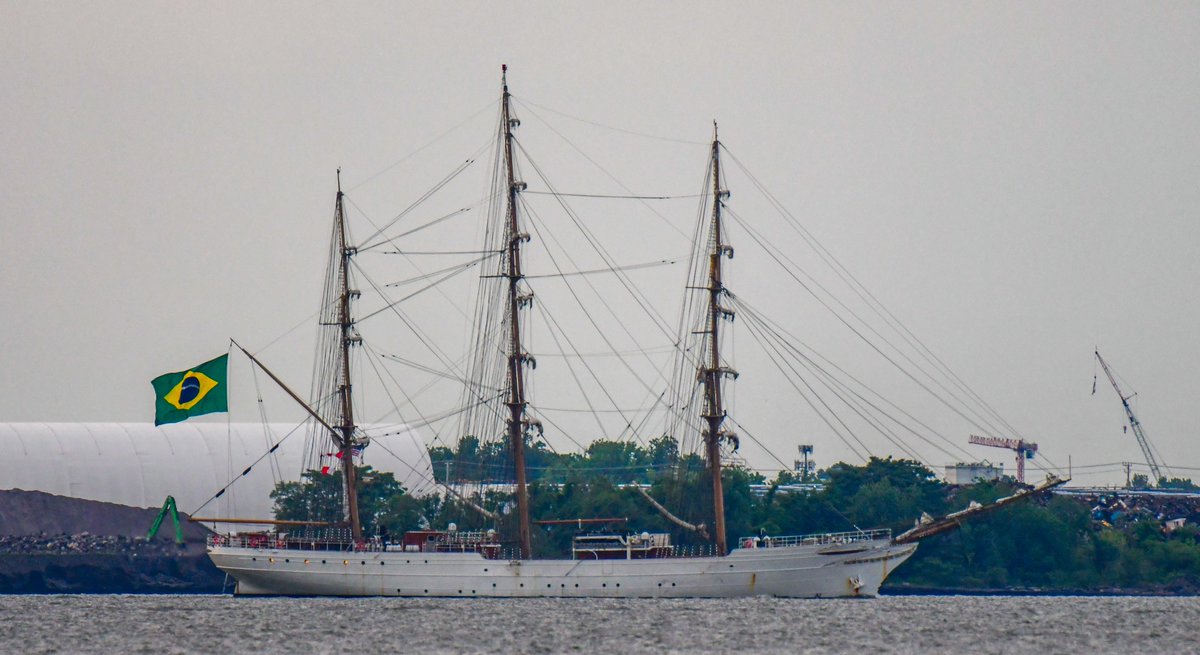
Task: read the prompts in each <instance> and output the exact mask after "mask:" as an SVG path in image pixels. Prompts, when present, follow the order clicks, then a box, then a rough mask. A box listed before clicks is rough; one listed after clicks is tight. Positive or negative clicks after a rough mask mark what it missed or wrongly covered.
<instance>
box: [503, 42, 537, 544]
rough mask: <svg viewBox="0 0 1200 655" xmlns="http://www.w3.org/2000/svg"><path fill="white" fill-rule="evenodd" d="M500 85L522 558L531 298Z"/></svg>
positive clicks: (510, 121) (512, 436) (526, 540)
mask: <svg viewBox="0 0 1200 655" xmlns="http://www.w3.org/2000/svg"><path fill="white" fill-rule="evenodd" d="M500 70H501V81H502V83H503V86H504V99H503V107H502V115H501V129H503V130H504V168H505V173H506V179H507V182H508V209H507V215H506V218H507V220H506V222H505V230H504V235H505V241H506V243H507V245H506V255H507V270H506V272H505V277H507V278H508V310H507V314H508V317H507V318H508V327H509V335H508V348H507V356H508V391H509V393H508V401H507V402H506V403H505V404H506V405H508V411H509V418H508V442H509V448H510V449H511V450H512V456H513V466H514V467H515V469H516V478H517V520H518V522H519V524H518V528H517V530H518V539H519V541H520V546H521V557H522V558H527V557H530V556H532V554H533V551H532V546H531V535H530V529H529V490H528V488H527V487H526V480H525V428H526V421H525V407H526V405H527V404H528V402H527V401H526V399H525V370H524V367H525V362H526V361H527V360H528V359H529V355H528V354H527V353H526V352H525V351H524V349H522V347H521V308H522V307H524V306H525V305H527V304H528V303H529V301H530V299H531V298H532V294H522V293H521V291H520V282H521V280H522V279H524V274H522V273H521V244H523V243H525V242H526V241H528V240H529V235H528V234H524V233H522V232H521V229H520V222H519V221H518V220H517V194H518V193H520V192H521V191H522V190H523V189H524V188H525V184H524V183H523V182H518V181H516V179H515V177H514V171H513V133H512V130H513V128H514V127H516V126H518V125H520V122H519V121H517V120H516V119H515V118H512V115H511V113H510V108H509V93H508V66H507V65H504V66H501V69H500Z"/></svg>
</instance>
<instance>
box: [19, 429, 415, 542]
mask: <svg viewBox="0 0 1200 655" xmlns="http://www.w3.org/2000/svg"><path fill="white" fill-rule="evenodd" d="M304 431H305V427H303V426H301V427H298V426H297V425H296V424H292V423H269V424H262V423H224V422H208V423H206V422H200V421H190V422H188V423H177V424H172V425H164V426H161V427H154V426H153V425H151V424H149V423H0V449H3V450H2V452H3V453H4V455H3V456H0V489H24V490H26V491H44V492H46V493H52V494H57V495H60V496H69V497H72V498H84V499H88V500H100V501H105V502H110V503H120V504H122V505H131V506H133V507H158V506H160V505H162V502H163V499H164V498H166V497H167V496H168V495H171V496H174V497H175V500H176V501H177V503H178V505H179V509H180V510H181V511H185V512H191V511H193V510H195V509H196V508H197V507H199V506H200V505H201V504H202V503H204V502H205V501H207V500H208V499H209V498H211V497H212V496H213V494H215V493H216V492H217V491H218V490H219V489H221V488H222V487H224V486H225V485H226V483H227V482H229V481H230V480H232V479H234V478H241V479H240V480H239V481H238V483H237V484H235V485H233V486H232V487H231V488H230V490H229V491H228V492H226V493H225V494H224V495H222V496H221V498H220V499H218V500H216V501H214V502H212V503H211V504H209V505H208V506H207V507H205V508H204V511H203V514H204V515H207V516H213V515H220V516H222V517H234V518H270V517H271V516H272V512H271V509H272V507H271V498H270V493H271V490H272V489H273V488H274V486H275V484H276V482H277V481H279V479H284V480H296V479H298V478H299V477H300V473H301V469H302V466H303V462H304V459H305V457H304V454H305V449H306V447H305V439H306V434H305V432H304ZM367 432H368V434H372V435H378V436H375V437H373V439H375V440H376V441H377V442H378V443H377V444H374V447H368V448H367V449H366V450H365V451H364V452H363V463H364V464H368V465H370V466H372V467H374V468H375V469H377V470H381V471H389V472H391V473H393V474H394V475H395V476H396V479H397V480H399V481H401V482H402V483H403V484H404V486H405V487H406V488H408V489H409V491H411V492H413V493H416V494H423V493H426V492H429V491H432V490H433V482H432V480H433V471H432V468H431V466H430V462H429V453H428V452H427V451H426V449H425V446H424V444H422V443H421V442H420V441H419V440H418V439H417V438H416V435H415V433H413V432H412V431H410V430H408V429H407V428H405V427H404V426H386V427H385V426H369V427H368V429H367ZM285 437H286V439H284V438H285ZM281 439H283V440H284V442H283V445H281V446H280V447H279V448H278V449H277V450H276V451H275V452H274V453H273V454H271V455H270V456H268V457H265V458H263V459H261V461H259V462H258V463H257V464H255V461H256V460H259V458H260V457H262V456H263V455H264V454H265V453H267V451H268V450H269V449H270V447H271V445H273V444H275V443H278V442H279V441H280V440H281ZM252 464H253V465H254V466H253V467H252V468H251V470H250V472H249V473H247V474H246V475H245V476H242V471H243V470H245V469H246V468H247V467H249V466H251V465H252Z"/></svg>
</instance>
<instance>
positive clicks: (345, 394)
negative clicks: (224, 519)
mask: <svg viewBox="0 0 1200 655" xmlns="http://www.w3.org/2000/svg"><path fill="white" fill-rule="evenodd" d="M343 195H344V194H343V193H342V170H341V169H340V168H339V169H338V173H337V203H336V209H335V211H334V221H335V222H336V223H337V228H336V229H337V239H338V248H339V252H340V253H341V268H340V270H339V275H338V278H339V279H338V286H339V289H338V327H339V328H340V330H341V349H340V350H339V353H340V355H341V360H342V361H341V367H340V368H341V370H340V371H339V372H338V376H339V378H340V379H339V380H338V387H337V392H338V398H339V400H340V401H341V402H340V408H339V409H340V411H339V413H340V414H341V415H340V416H339V417H338V421H337V428H338V430H340V431H341V437H342V438H341V440H340V441H339V442H338V443H337V446H338V448H339V449H340V452H341V460H342V478H343V480H344V481H345V483H346V513H347V515H348V518H349V521H350V533H351V535H352V536H353V538H354V541H355V543H361V542H362V541H363V533H362V523H361V522H360V521H359V516H358V484H357V483H358V471H357V470H356V469H355V468H354V446H355V445H356V444H355V441H354V403H353V402H352V398H351V393H350V391H351V389H350V387H351V385H350V347H351V346H352V345H355V344H358V343H360V342H361V341H362V338H361V337H359V336H358V335H356V334H355V332H354V322H353V321H352V320H351V319H350V300H351V299H352V298H356V297H358V295H359V293H358V291H353V290H351V289H350V258H351V257H352V256H354V254H355V253H357V252H358V249H357V248H353V247H351V246H348V245H347V244H346V214H345V211H344V202H343Z"/></svg>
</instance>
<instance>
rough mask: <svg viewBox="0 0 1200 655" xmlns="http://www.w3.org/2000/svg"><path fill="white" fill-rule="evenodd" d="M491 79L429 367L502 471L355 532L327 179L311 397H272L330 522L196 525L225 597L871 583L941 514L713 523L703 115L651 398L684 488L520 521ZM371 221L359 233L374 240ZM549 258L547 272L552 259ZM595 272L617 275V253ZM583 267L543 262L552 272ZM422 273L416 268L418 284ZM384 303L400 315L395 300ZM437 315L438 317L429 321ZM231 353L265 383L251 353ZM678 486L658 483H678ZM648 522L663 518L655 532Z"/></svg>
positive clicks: (513, 344)
mask: <svg viewBox="0 0 1200 655" xmlns="http://www.w3.org/2000/svg"><path fill="white" fill-rule="evenodd" d="M502 79H503V93H502V96H501V103H500V108H499V129H498V131H497V132H496V134H495V138H494V141H493V144H494V146H495V147H494V153H495V160H494V163H495V165H496V166H495V173H494V174H493V177H494V181H493V186H492V189H493V192H492V198H493V200H494V201H495V208H494V209H493V210H492V211H491V212H490V214H491V216H492V220H490V221H489V222H488V224H487V225H486V226H485V227H484V228H483V230H482V232H483V242H484V244H483V246H482V247H481V248H480V249H479V250H478V251H473V252H476V253H477V254H479V260H478V261H477V263H479V264H480V265H479V266H478V268H476V269H475V270H480V269H484V268H485V267H487V270H486V272H485V273H483V274H481V275H480V276H479V278H480V280H481V285H480V287H481V289H480V291H479V297H478V299H477V300H476V308H475V312H474V317H473V328H472V332H471V335H472V337H471V343H472V347H471V348H469V349H468V350H469V357H467V358H466V359H467V361H460V362H458V363H452V365H450V364H448V365H447V368H446V369H445V370H442V371H440V372H439V374H441V375H444V376H447V377H455V378H462V379H461V384H462V394H461V398H462V406H463V409H462V411H463V415H462V419H461V420H460V422H459V424H458V425H459V428H458V429H459V432H458V437H459V438H468V437H469V438H472V439H480V438H481V436H483V435H493V436H492V439H493V441H494V443H495V445H494V447H493V448H491V452H493V453H496V454H498V455H499V459H500V460H502V462H503V465H502V466H499V465H498V466H499V468H498V469H497V470H498V471H499V472H498V473H497V474H495V475H493V476H491V478H490V481H489V482H487V483H486V484H484V481H485V478H488V476H476V477H475V478H473V479H472V480H473V482H475V483H478V484H477V486H476V487H475V490H474V492H472V491H471V489H469V488H468V485H466V484H462V483H459V484H456V483H455V480H452V479H451V478H450V477H449V474H447V476H445V477H443V478H442V479H441V480H438V483H439V484H440V485H441V486H443V487H444V490H443V495H444V496H445V498H446V499H447V502H454V503H456V504H457V505H458V506H459V507H460V508H463V511H465V512H467V513H468V514H473V516H472V518H471V520H470V521H469V523H470V525H468V524H467V523H468V522H466V521H464V522H463V525H462V527H459V526H458V525H456V524H455V523H453V522H449V523H446V524H443V525H439V526H432V525H427V526H422V529H416V530H409V531H407V532H405V533H403V534H397V535H387V534H381V533H380V531H379V530H378V529H375V530H372V531H368V530H364V520H363V518H362V516H361V512H360V498H359V490H360V489H361V481H360V480H359V479H358V477H359V476H360V475H361V472H360V470H359V468H358V467H357V466H356V464H355V462H356V460H357V459H358V455H359V454H360V453H361V452H362V450H363V449H364V448H365V447H367V446H368V445H369V444H370V443H371V441H372V439H373V437H372V436H370V435H369V434H368V433H367V431H365V430H364V429H363V427H364V426H363V425H362V424H360V423H359V422H358V421H359V420H360V416H359V414H357V413H356V411H357V410H356V407H357V405H356V400H355V397H354V391H355V384H353V381H354V380H355V379H356V377H355V373H356V372H355V371H354V370H352V362H353V361H354V357H353V354H354V351H355V349H357V348H360V347H362V338H361V335H360V333H359V331H358V327H357V325H358V322H359V321H361V320H362V317H358V318H357V319H356V311H355V307H354V305H355V302H356V301H357V300H358V299H359V297H360V295H361V292H360V291H359V290H357V289H355V288H354V286H353V278H354V271H355V266H356V264H355V257H356V256H358V254H359V253H360V251H361V250H363V249H364V244H363V243H359V244H355V243H353V242H352V241H351V239H350V236H349V232H348V228H347V200H346V196H345V194H344V193H343V191H342V186H341V180H340V175H339V180H338V190H337V195H336V202H335V209H334V221H333V230H332V243H331V247H330V251H329V252H330V257H329V262H328V276H327V281H326V286H325V296H324V300H323V305H322V307H323V309H322V314H321V317H320V321H321V324H322V325H323V326H324V329H325V335H326V336H325V337H324V338H323V340H322V342H321V345H320V352H321V353H322V354H323V356H324V359H323V360H322V362H321V363H320V365H319V367H318V368H319V371H318V375H317V381H316V382H315V383H314V389H313V394H312V399H311V400H310V401H307V402H306V401H303V400H301V398H300V397H299V395H298V394H296V393H295V392H291V391H290V390H289V391H288V393H289V394H290V395H291V397H292V398H293V399H294V400H296V401H297V402H299V403H300V404H301V405H302V406H303V407H304V408H305V410H306V411H307V412H308V414H309V415H310V417H311V422H310V424H311V426H312V429H313V430H315V432H314V434H315V435H316V438H315V443H317V444H319V446H318V450H319V449H320V448H321V447H322V446H323V448H324V449H325V450H327V451H328V452H326V453H322V456H324V457H325V458H326V462H327V467H326V468H328V465H332V466H333V467H335V472H336V473H337V477H340V482H341V485H342V492H343V493H342V494H341V498H340V503H341V518H342V520H341V521H336V522H325V523H321V522H318V521H311V522H306V521H283V520H278V521H273V522H269V521H265V520H264V521H261V523H272V524H273V529H272V531H270V532H249V533H246V532H241V533H235V534H229V535H219V536H214V537H212V538H211V539H210V540H209V546H208V552H209V556H210V557H211V558H212V561H213V562H214V563H215V564H216V566H218V567H219V568H220V569H221V570H223V571H225V572H226V573H227V574H228V575H229V576H230V577H231V579H232V580H234V581H235V582H236V587H235V593H236V594H239V595H298V596H309V595H312V596H407V597H605V598H644V597H650V598H701V597H721V598H728V597H744V596H776V597H792V598H835V597H858V596H862V597H872V596H875V595H877V594H878V593H879V589H880V585H882V584H883V582H884V580H885V579H886V578H887V577H888V575H889V574H890V573H891V572H892V571H894V570H895V569H896V568H897V567H898V566H900V565H901V564H903V563H904V562H905V560H907V559H908V558H909V557H911V556H912V554H913V553H914V552H915V550H916V548H917V540H918V539H919V538H920V537H921V536H922V535H923V534H928V533H932V532H935V531H937V530H940V529H941V524H935V522H932V521H929V520H927V521H925V525H924V526H922V525H920V524H919V525H918V528H916V529H915V530H916V532H915V533H914V532H913V531H910V533H906V534H905V535H900V536H894V535H893V534H892V532H891V531H890V530H888V529H858V528H856V529H854V530H852V531H846V532H840V533H821V534H809V535H783V536H780V535H767V534H764V533H761V532H760V533H759V534H746V535H740V534H733V535H730V534H728V532H729V530H728V528H727V526H726V511H725V496H726V493H725V489H724V488H723V482H724V481H723V477H724V476H723V472H724V471H726V470H727V469H728V467H729V459H730V457H732V456H734V453H735V452H736V451H737V448H738V442H739V436H738V434H737V431H736V430H735V425H734V423H733V421H732V419H731V412H730V409H729V406H728V403H727V389H726V387H727V386H728V383H729V382H730V381H731V380H732V379H733V378H735V377H736V376H737V373H736V372H735V371H734V370H733V369H732V368H731V366H730V365H729V360H728V358H727V356H726V352H725V350H724V349H723V348H724V345H725V344H726V343H727V341H726V340H725V339H723V336H724V332H725V330H726V329H727V325H729V323H730V322H731V321H732V320H733V318H734V315H735V307H734V304H735V299H736V296H735V294H734V293H733V292H732V291H731V290H730V289H729V288H728V287H727V275H726V273H727V271H726V269H727V267H729V266H731V262H730V260H732V258H733V255H734V250H733V247H732V246H731V245H730V243H729V242H728V239H727V230H726V225H725V221H726V210H727V200H728V198H729V190H728V189H726V188H725V186H724V177H723V174H722V156H723V154H724V150H723V146H722V144H721V141H720V140H719V139H718V134H717V131H716V125H715V123H714V126H713V136H712V140H711V144H710V147H709V150H708V152H709V163H708V168H707V172H706V176H705V178H706V181H705V188H704V192H703V193H702V194H699V196H698V197H701V198H702V200H701V210H700V211H699V212H698V216H697V221H696V228H695V230H694V234H693V236H692V241H693V252H692V255H691V264H690V267H689V275H688V280H687V284H686V289H685V292H686V293H687V294H688V298H689V300H688V301H687V302H685V309H684V311H683V312H682V313H681V318H680V321H679V326H678V330H677V333H678V334H677V340H676V342H675V344H674V346H675V352H676V354H677V357H676V361H675V364H674V369H673V370H672V371H668V373H667V374H666V375H664V376H663V377H664V378H668V379H670V380H672V381H674V382H675V384H674V388H675V389H676V391H673V392H667V391H664V392H663V395H662V396H660V397H659V398H660V399H661V398H663V397H664V396H670V395H672V394H673V395H674V396H676V397H675V398H673V399H670V400H671V402H669V403H667V402H666V401H664V402H663V404H664V405H667V404H669V405H670V406H671V407H673V408H675V410H676V411H675V414H674V426H675V427H674V430H676V431H677V433H678V434H677V435H676V436H678V435H683V434H685V433H686V434H688V435H690V438H691V442H692V443H694V444H696V446H697V447H696V450H697V451H698V452H697V453H696V455H695V456H694V457H693V458H692V459H691V460H689V461H690V462H692V463H693V464H695V467H694V469H693V470H691V471H690V472H691V478H689V479H690V481H691V486H689V487H686V489H685V491H682V492H678V491H677V492H676V493H673V494H666V493H665V492H664V494H663V495H660V496H659V497H658V498H655V495H656V494H657V493H659V492H660V491H662V489H666V488H671V487H670V484H671V483H670V481H669V480H668V482H667V484H665V485H663V486H660V487H655V486H651V485H637V484H633V485H629V486H628V487H627V488H626V489H624V491H625V492H627V493H631V494H637V496H638V498H640V500H641V501H642V502H645V503H646V504H647V505H649V506H652V507H653V508H654V511H656V512H658V513H659V515H660V516H661V521H659V522H658V529H653V530H652V529H650V528H644V527H642V526H636V525H629V524H627V523H626V522H624V521H623V520H621V519H618V518H611V517H605V516H562V515H557V516H544V515H542V516H539V515H535V511H534V509H533V508H532V503H531V488H530V487H531V484H533V483H531V480H530V471H531V470H532V469H531V467H530V465H529V463H528V460H529V457H530V453H531V452H535V453H536V449H535V450H533V451H531V448H535V446H534V444H535V443H537V442H539V439H540V437H541V435H542V433H543V430H545V429H546V428H544V427H543V423H542V420H540V418H539V417H538V416H537V415H536V414H535V413H534V411H533V410H532V403H531V397H530V384H531V380H532V377H533V370H534V366H535V365H536V364H535V357H534V356H533V355H531V354H530V352H529V350H528V347H527V343H526V341H527V339H528V335H529V327H528V324H527V313H528V312H529V311H530V308H531V306H532V305H533V303H534V298H533V293H532V290H531V286H530V284H529V277H530V276H529V274H528V273H527V271H526V268H525V264H526V260H527V257H528V255H529V252H528V249H529V248H530V247H531V246H530V243H529V242H530V241H531V240H532V239H531V236H530V234H529V232H528V231H527V230H528V226H527V225H526V220H527V218H526V216H525V215H523V211H524V207H525V205H524V204H523V202H522V195H523V194H525V193H527V192H530V193H532V190H529V189H528V185H527V184H526V183H525V182H523V181H522V180H521V179H519V178H518V173H519V170H520V163H519V162H518V160H517V159H516V155H517V154H518V153H519V152H521V146H520V143H519V142H518V141H517V139H516V138H515V136H514V135H515V131H516V130H517V128H518V127H519V125H520V121H519V120H518V119H517V118H516V116H514V113H513V107H512V103H513V98H512V96H511V95H510V93H509V88H508V82H507V70H506V69H505V71H504V74H503V76H502ZM561 195H568V194H561ZM439 220H440V219H439ZM436 222H437V221H436V220H435V221H431V224H432V223H436ZM381 232H382V230H376V235H374V236H377V235H378V234H379V233H381ZM584 232H585V234H586V228H584ZM385 241H386V242H387V243H388V244H390V247H396V248H397V251H399V250H400V249H401V247H402V240H400V239H393V238H390V237H389V238H387V239H386V240H385ZM606 261H608V260H606ZM554 265H555V267H556V269H560V267H559V264H558V262H555V264H554ZM609 267H610V268H611V269H612V270H617V269H619V266H618V264H617V263H616V262H610V265H609ZM467 268H470V267H467ZM462 270H467V269H466V268H463V269H462ZM457 271H459V269H457V268H456V269H454V270H453V271H450V272H447V273H444V274H445V275H451V274H456V272H457ZM584 272H586V271H574V272H572V271H567V272H563V271H562V270H561V269H560V275H562V276H568V275H571V274H575V273H580V274H581V273H584ZM609 272H611V271H609ZM438 274H441V272H435V273H429V274H428V275H427V276H426V277H427V279H434V278H435V276H436V275H438ZM385 308H386V309H388V310H390V311H392V312H393V313H395V314H396V315H397V316H400V318H401V320H405V318H404V317H403V315H402V312H400V311H399V310H398V309H397V308H395V307H394V303H393V304H389V305H385ZM381 311H382V310H381ZM376 313H377V312H376ZM464 316H465V313H464ZM452 318H455V317H454V316H453V314H452V313H450V312H447V313H446V316H444V317H442V318H441V319H439V320H451V319H452ZM589 320H590V318H589ZM681 344H687V345H681ZM246 354H247V355H248V356H250V358H251V359H252V360H253V361H254V363H255V364H256V365H257V366H259V367H261V368H262V370H264V371H266V372H267V374H268V375H269V376H270V377H271V378H272V379H274V380H276V381H278V379H277V378H276V376H275V375H274V374H273V373H271V372H270V371H269V370H268V369H267V368H266V367H265V365H264V364H263V363H261V362H260V361H259V359H258V358H255V357H254V356H253V355H252V354H251V353H250V352H248V351H247V352H246ZM280 384H281V385H282V383H280ZM416 392H417V390H410V391H409V392H408V393H413V394H415V393H416ZM629 425H630V426H632V425H633V424H632V422H629ZM664 432H665V431H664ZM672 470H675V471H682V472H685V473H686V472H687V470H688V467H687V466H683V465H678V464H676V465H674V466H668V467H666V469H664V473H663V475H664V477H666V476H669V475H670V473H671V471H672ZM327 472H328V471H327ZM681 484H682V483H676V484H675V486H674V487H673V488H675V489H677V490H678V489H681V488H683V487H681V486H680V485H681ZM535 491H536V489H535ZM673 501H674V502H676V503H680V504H686V505H688V506H689V507H690V514H688V515H686V516H685V515H684V514H685V513H684V512H681V511H680V510H679V509H676V508H672V507H671V506H670V505H671V503H672V502H673ZM697 516H699V517H701V518H702V520H696V518H697ZM247 522H250V521H247ZM663 525H667V526H670V529H668V530H664V529H663V527H662V526H663ZM547 526H558V527H559V528H563V527H566V528H568V529H573V530H575V533H574V534H573V535H571V537H570V540H569V542H568V548H566V549H564V550H569V552H562V553H559V554H549V555H547V554H545V553H544V551H545V549H544V548H538V547H537V546H538V545H537V543H536V542H537V539H536V538H535V537H536V533H537V531H538V530H540V529H542V528H547ZM547 529H548V528H547ZM539 550H540V551H542V552H539Z"/></svg>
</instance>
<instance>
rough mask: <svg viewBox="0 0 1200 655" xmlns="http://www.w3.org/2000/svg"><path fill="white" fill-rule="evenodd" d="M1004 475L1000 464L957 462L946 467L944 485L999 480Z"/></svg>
mask: <svg viewBox="0 0 1200 655" xmlns="http://www.w3.org/2000/svg"><path fill="white" fill-rule="evenodd" d="M1003 475H1004V466H1003V465H1002V464H992V463H991V462H988V461H983V462H959V463H957V464H951V465H949V466H947V467H946V484H975V483H976V482H988V481H991V480H999V479H1000V478H1001V477H1002V476H1003Z"/></svg>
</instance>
